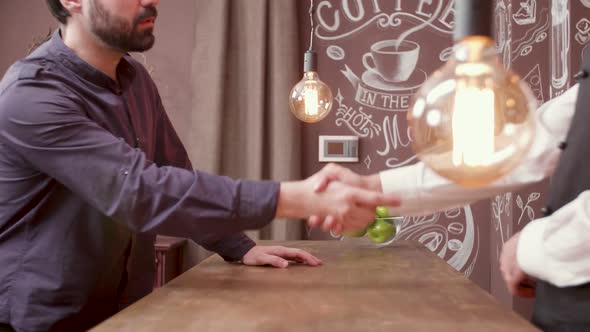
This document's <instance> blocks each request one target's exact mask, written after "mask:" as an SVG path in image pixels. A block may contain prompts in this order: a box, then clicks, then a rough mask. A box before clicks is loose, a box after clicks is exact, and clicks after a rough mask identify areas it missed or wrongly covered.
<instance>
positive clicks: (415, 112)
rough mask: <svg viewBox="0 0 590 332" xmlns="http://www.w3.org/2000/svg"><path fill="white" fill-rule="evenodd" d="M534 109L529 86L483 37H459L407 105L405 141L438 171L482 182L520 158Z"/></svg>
mask: <svg viewBox="0 0 590 332" xmlns="http://www.w3.org/2000/svg"><path fill="white" fill-rule="evenodd" d="M470 1H471V0H459V1H458V4H460V3H461V2H463V4H468V5H469V3H470ZM477 1H481V0H477ZM478 9H479V8H478ZM471 11H473V8H471ZM458 12H461V11H458ZM467 12H469V10H467ZM463 13H465V11H463ZM475 16H477V15H475ZM470 17H471V16H470ZM471 19H473V17H471ZM475 19H476V18H475ZM458 20H459V18H458ZM468 23H470V24H472V26H470V27H471V28H473V25H475V26H476V27H477V24H480V23H479V22H476V21H470V22H468ZM464 27H465V26H464ZM464 27H463V28H464ZM463 32H464V31H463ZM535 108H536V100H535V98H534V97H533V94H532V92H531V91H530V89H529V87H528V86H527V85H526V84H525V83H523V82H522V81H521V80H520V78H519V77H518V75H516V74H515V73H513V72H512V71H510V70H506V69H504V67H503V65H502V63H501V61H500V59H499V57H498V56H497V51H496V50H495V48H494V42H493V40H492V39H491V38H489V37H488V36H486V35H485V34H484V35H483V36H482V35H475V36H473V35H468V36H466V37H463V36H461V38H460V39H459V40H458V42H456V44H455V46H454V53H453V56H452V58H451V59H450V60H449V61H448V62H447V63H446V64H445V65H444V66H443V67H442V68H441V69H439V70H437V71H435V72H434V73H433V74H432V75H431V76H430V78H429V79H428V80H427V81H426V82H425V83H424V85H423V86H422V87H421V89H420V90H419V91H418V93H417V94H416V96H415V97H414V102H413V104H412V106H411V107H410V108H409V109H408V125H409V126H410V128H411V136H412V146H413V149H414V151H415V152H416V155H417V156H418V157H419V158H420V159H421V160H422V161H424V163H425V164H426V165H427V166H429V167H430V168H432V169H433V170H434V171H435V172H436V173H438V174H439V175H441V176H443V177H445V178H448V179H450V180H452V181H454V182H456V183H458V184H460V185H463V186H466V187H477V186H481V185H485V184H488V183H490V182H493V181H494V180H497V179H499V178H500V177H502V176H504V175H506V174H507V173H509V172H510V171H511V170H513V169H514V168H515V167H516V166H517V165H518V164H519V163H520V162H521V161H522V160H523V158H524V156H525V155H526V153H527V151H528V149H529V147H530V146H531V143H532V140H533V137H534V133H535V121H534V117H533V111H534V110H535Z"/></svg>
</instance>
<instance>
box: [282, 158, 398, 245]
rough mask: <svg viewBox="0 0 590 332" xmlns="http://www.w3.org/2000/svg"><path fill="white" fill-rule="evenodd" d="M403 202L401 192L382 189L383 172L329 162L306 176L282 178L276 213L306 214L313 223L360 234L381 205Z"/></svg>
mask: <svg viewBox="0 0 590 332" xmlns="http://www.w3.org/2000/svg"><path fill="white" fill-rule="evenodd" d="M399 205H400V198H399V196H398V195H395V194H384V193H383V192H382V188H381V180H380V178H379V174H372V175H366V176H363V175H359V174H356V173H355V172H353V171H351V170H349V169H347V168H345V167H342V166H339V165H337V164H328V165H326V166H325V167H324V168H323V169H322V170H320V171H319V172H317V173H316V174H314V175H312V176H310V177H309V178H307V179H305V180H302V181H293V182H282V183H281V189H280V193H279V201H278V206H277V213H276V216H277V217H279V218H304V219H307V222H308V224H309V226H310V227H312V228H316V227H319V228H321V229H322V230H323V231H324V232H328V231H332V233H334V234H337V235H339V234H342V233H347V234H355V233H356V234H358V233H359V232H363V230H365V229H367V227H368V226H369V225H371V224H372V223H373V220H374V218H375V213H376V212H375V211H376V209H377V207H379V206H387V207H394V206H399ZM380 209H382V208H380ZM377 212H378V213H377V214H378V215H379V210H377ZM380 213H381V214H387V213H386V211H382V212H380ZM363 234H364V233H363Z"/></svg>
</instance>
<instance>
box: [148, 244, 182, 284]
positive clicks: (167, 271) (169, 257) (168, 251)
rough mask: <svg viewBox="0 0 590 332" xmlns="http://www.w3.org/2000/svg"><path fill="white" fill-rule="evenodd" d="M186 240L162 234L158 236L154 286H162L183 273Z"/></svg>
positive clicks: (155, 245)
mask: <svg viewBox="0 0 590 332" xmlns="http://www.w3.org/2000/svg"><path fill="white" fill-rule="evenodd" d="M185 242H186V240H185V239H182V238H176V237H170V236H162V235H158V236H157V237H156V243H155V244H154V247H155V250H156V277H155V278H154V288H158V287H162V286H164V284H166V283H167V282H168V281H170V280H172V279H174V278H175V277H177V276H178V275H180V274H181V273H182V259H183V258H182V254H183V248H184V244H185Z"/></svg>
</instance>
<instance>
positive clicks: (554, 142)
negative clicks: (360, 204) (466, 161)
mask: <svg viewBox="0 0 590 332" xmlns="http://www.w3.org/2000/svg"><path fill="white" fill-rule="evenodd" d="M577 94H578V85H575V86H573V87H572V88H570V89H569V90H568V91H566V92H565V93H564V94H563V95H561V96H560V97H557V98H554V99H552V100H550V101H548V102H547V103H545V104H543V105H542V106H541V107H540V108H539V109H538V110H537V111H536V113H535V121H536V130H535V137H534V141H533V144H532V146H531V148H530V150H529V152H528V154H527V156H526V157H525V160H524V161H523V162H522V163H521V164H520V165H519V166H518V167H517V168H516V169H515V170H514V171H513V172H511V173H510V174H508V175H506V176H504V177H503V178H501V179H499V180H497V181H495V182H494V183H492V184H490V185H487V186H484V187H480V188H466V187H462V186H459V185H457V184H455V183H453V182H451V181H449V180H447V179H445V178H443V177H441V176H439V175H438V174H436V173H435V172H434V171H432V170H431V169H430V168H428V167H427V166H426V165H425V164H424V163H423V162H418V163H416V164H414V165H411V166H405V167H400V168H395V169H391V170H386V171H382V172H381V173H380V174H379V177H380V180H381V185H382V188H383V192H395V193H398V194H400V197H401V205H400V206H399V207H396V208H391V209H390V213H391V214H392V215H424V214H429V213H432V212H436V211H440V210H445V209H449V208H453V207H458V206H463V205H465V204H469V203H472V202H475V201H477V200H480V199H484V198H487V197H490V196H493V195H495V194H499V193H503V192H508V191H513V190H518V189H521V188H522V187H523V186H526V185H528V184H532V183H535V182H538V181H541V180H543V179H544V178H546V177H548V176H550V175H551V174H553V172H554V171H555V168H556V167H557V163H558V160H559V157H560V155H561V150H560V149H559V147H558V146H559V143H560V142H562V141H563V140H564V139H565V137H566V135H567V131H568V130H569V125H570V122H571V118H572V116H573V113H574V109H575V102H576V97H577Z"/></svg>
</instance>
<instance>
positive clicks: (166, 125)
mask: <svg viewBox="0 0 590 332" xmlns="http://www.w3.org/2000/svg"><path fill="white" fill-rule="evenodd" d="M156 97H157V103H158V105H159V108H160V120H159V121H158V123H157V126H158V128H157V132H158V141H157V142H156V160H155V162H156V163H157V164H158V165H170V166H176V167H181V168H184V169H187V170H192V169H193V166H192V163H191V161H190V159H189V157H188V153H187V152H186V149H185V147H184V145H183V144H182V142H181V141H180V138H179V137H178V134H177V133H176V130H175V129H174V126H173V125H172V122H171V121H170V118H169V117H168V115H167V114H166V111H165V110H164V106H163V105H162V101H161V99H160V97H159V96H156ZM192 240H193V241H195V242H197V243H198V244H199V245H201V246H202V247H204V248H205V249H207V250H209V251H213V252H215V253H217V254H219V255H220V256H221V257H222V258H223V259H225V260H226V261H239V260H241V259H242V258H243V257H244V255H245V254H246V253H247V252H248V251H249V250H250V249H252V247H254V246H255V245H256V243H255V242H254V241H252V239H250V238H249V237H248V236H247V235H246V234H244V233H243V232H236V233H233V234H222V235H221V236H219V237H217V238H216V237H211V238H207V239H206V240H202V239H199V238H197V239H195V238H192Z"/></svg>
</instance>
